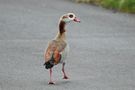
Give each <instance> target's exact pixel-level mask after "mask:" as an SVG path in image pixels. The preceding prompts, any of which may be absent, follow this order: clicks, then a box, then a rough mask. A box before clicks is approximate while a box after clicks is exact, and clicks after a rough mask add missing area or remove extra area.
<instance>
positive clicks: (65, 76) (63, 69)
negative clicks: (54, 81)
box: [62, 63, 68, 79]
mask: <svg viewBox="0 0 135 90" xmlns="http://www.w3.org/2000/svg"><path fill="white" fill-rule="evenodd" d="M64 67H65V63H63V64H62V72H63V74H64V77H63V79H68V77H67V75H66V73H65V68H64Z"/></svg>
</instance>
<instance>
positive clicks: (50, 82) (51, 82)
mask: <svg viewBox="0 0 135 90" xmlns="http://www.w3.org/2000/svg"><path fill="white" fill-rule="evenodd" d="M48 84H55V83H54V82H53V81H52V68H50V81H49V83H48Z"/></svg>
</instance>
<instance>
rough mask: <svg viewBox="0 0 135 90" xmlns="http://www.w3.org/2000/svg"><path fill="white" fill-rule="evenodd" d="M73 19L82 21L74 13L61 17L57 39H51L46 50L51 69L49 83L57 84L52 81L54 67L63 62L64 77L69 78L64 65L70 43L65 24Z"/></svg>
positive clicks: (48, 65)
mask: <svg viewBox="0 0 135 90" xmlns="http://www.w3.org/2000/svg"><path fill="white" fill-rule="evenodd" d="M71 21H75V22H80V20H79V19H78V18H77V17H76V16H75V14H74V13H67V14H64V15H63V16H61V17H60V21H59V31H58V34H57V35H56V37H55V39H53V40H51V41H50V42H49V44H48V47H47V49H46V50H45V54H44V57H45V63H44V65H45V68H46V69H49V71H50V81H49V83H48V84H55V83H54V82H53V81H52V67H53V66H55V65H57V64H59V63H61V64H62V72H63V74H64V77H63V79H68V77H67V75H66V73H65V70H64V66H65V58H66V56H67V51H68V44H67V42H66V33H65V32H66V30H65V25H66V24H67V23H69V22H71Z"/></svg>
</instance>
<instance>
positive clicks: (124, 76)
mask: <svg viewBox="0 0 135 90" xmlns="http://www.w3.org/2000/svg"><path fill="white" fill-rule="evenodd" d="M67 12H74V13H75V14H76V15H77V16H78V17H79V18H80V19H81V21H82V22H81V23H79V24H78V23H70V24H68V26H67V27H66V28H67V34H68V35H67V39H68V42H69V45H70V53H69V56H68V59H67V60H68V63H67V64H66V70H67V72H68V75H69V77H70V79H69V80H63V79H62V73H61V65H58V66H56V67H54V74H53V75H54V76H53V77H54V80H55V81H56V85H54V86H50V85H48V80H49V73H48V71H47V70H45V69H44V67H43V63H44V58H43V54H44V50H45V48H46V46H47V42H48V41H49V40H50V39H53V38H54V37H55V34H56V33H57V30H58V27H57V25H58V20H59V17H60V16H61V15H62V14H65V13H67ZM0 90H135V16H134V15H130V14H124V13H113V12H112V11H110V10H106V9H103V8H99V7H96V6H90V5H86V4H76V3H74V2H72V1H70V0H0Z"/></svg>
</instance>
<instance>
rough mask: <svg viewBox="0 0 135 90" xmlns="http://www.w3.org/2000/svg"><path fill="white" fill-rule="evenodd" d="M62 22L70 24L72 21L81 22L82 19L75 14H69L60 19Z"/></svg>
mask: <svg viewBox="0 0 135 90" xmlns="http://www.w3.org/2000/svg"><path fill="white" fill-rule="evenodd" d="M60 21H63V22H65V23H69V22H71V21H74V22H80V19H79V18H77V17H76V15H75V14H74V13H67V14H64V15H63V16H62V17H61V18H60Z"/></svg>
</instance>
